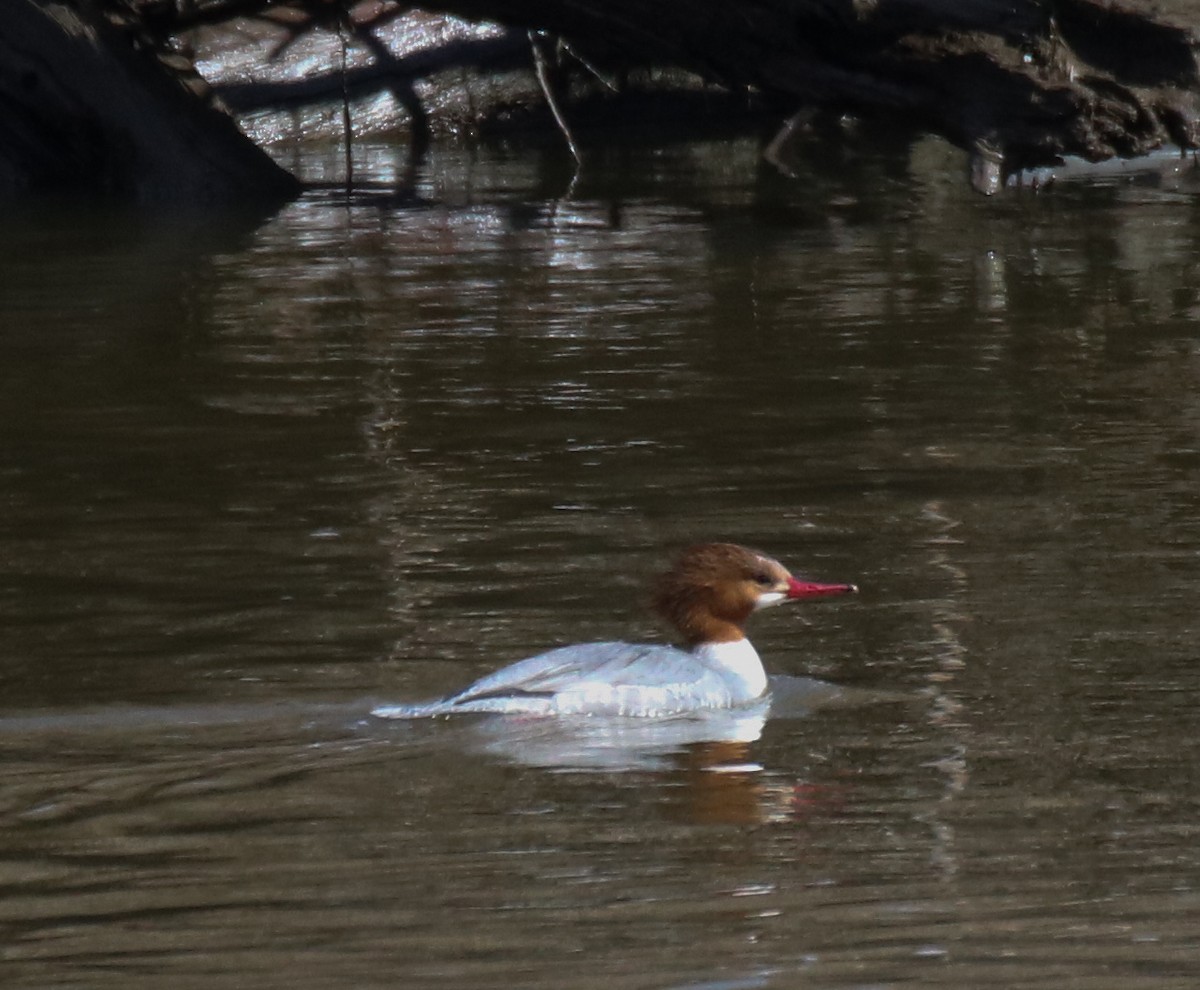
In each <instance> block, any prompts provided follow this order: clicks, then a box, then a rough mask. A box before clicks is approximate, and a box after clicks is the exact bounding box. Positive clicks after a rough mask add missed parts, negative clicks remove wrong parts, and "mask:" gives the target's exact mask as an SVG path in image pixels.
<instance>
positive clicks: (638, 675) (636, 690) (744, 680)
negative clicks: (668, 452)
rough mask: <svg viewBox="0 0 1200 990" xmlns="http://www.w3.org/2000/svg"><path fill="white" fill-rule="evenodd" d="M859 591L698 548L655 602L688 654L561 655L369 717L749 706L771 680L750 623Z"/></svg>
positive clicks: (608, 646) (648, 712) (707, 546)
mask: <svg viewBox="0 0 1200 990" xmlns="http://www.w3.org/2000/svg"><path fill="white" fill-rule="evenodd" d="M857 590H858V588H856V587H855V586H854V585H852V584H816V583H813V582H806V581H798V580H796V578H794V577H792V575H791V574H790V573H789V572H788V570H787V569H786V568H785V567H784V566H783V565H782V564H780V563H779V561H777V560H774V559H773V558H771V557H768V556H766V555H765V554H762V553H758V552H757V551H755V550H750V549H747V548H746V547H742V546H738V545H736V544H733V543H704V544H700V545H699V546H694V547H692V548H690V549H689V550H686V551H684V553H683V555H682V556H681V557H680V558H679V560H678V561H677V562H676V564H675V566H674V567H672V568H671V569H670V570H669V571H667V572H666V573H665V574H664V575H662V576H661V577H660V578H659V579H658V582H657V584H656V586H655V589H654V595H653V599H652V607H653V609H654V611H656V612H657V613H658V614H659V615H660V616H662V618H664V619H665V620H666V621H667V622H669V623H670V624H671V625H672V626H674V627H675V629H676V630H678V632H679V634H680V637H681V639H682V640H683V643H684V644H685V645H686V647H687V649H679V648H676V647H674V646H661V645H642V644H635V643H620V642H616V643H584V644H580V645H577V646H564V647H561V648H559V649H556V650H550V651H549V652H547V653H540V654H538V655H537V656H534V657H529V658H528V659H526V660H521V661H519V662H517V663H514V664H512V665H511V666H508V667H504V668H502V669H501V670H498V671H496V672H495V673H493V674H489V675H488V676H486V677H483V678H481V679H480V680H478V681H476V682H475V683H474V684H472V685H471V686H470V687H468V688H466V689H465V690H463V691H460V692H459V693H458V694H454V695H450V696H449V697H446V698H443V699H441V700H438V701H433V702H429V703H427V704H421V705H386V706H382V707H379V708H376V709H374V711H373V712H372V714H374V715H377V716H379V717H381V718H418V717H422V716H430V715H448V714H452V713H456V712H500V713H510V714H530V715H569V714H596V715H628V716H655V715H659V716H661V715H672V714H677V713H680V712H687V711H694V710H698V709H708V708H732V707H735V706H738V705H746V704H749V703H751V702H754V701H756V700H758V699H760V698H762V697H763V696H764V695H765V694H766V691H767V673H766V671H765V670H764V669H763V665H762V661H761V660H760V659H759V656H758V653H757V652H756V651H755V649H754V647H753V646H752V645H751V644H750V641H749V640H748V639H747V638H746V634H745V632H744V630H743V627H744V626H745V623H746V620H747V619H749V618H750V615H751V613H753V612H755V611H757V610H758V609H762V608H767V607H769V606H771V605H779V604H780V603H782V602H787V601H796V600H798V599H801V598H825V597H829V596H832V595H845V594H850V593H853V592H856V591H857Z"/></svg>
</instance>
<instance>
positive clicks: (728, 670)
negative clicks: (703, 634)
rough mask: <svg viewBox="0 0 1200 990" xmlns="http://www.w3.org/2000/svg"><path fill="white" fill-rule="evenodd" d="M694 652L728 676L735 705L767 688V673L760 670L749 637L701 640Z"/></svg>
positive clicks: (752, 697)
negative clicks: (726, 639) (715, 641)
mask: <svg viewBox="0 0 1200 990" xmlns="http://www.w3.org/2000/svg"><path fill="white" fill-rule="evenodd" d="M695 655H696V656H697V657H699V658H700V659H701V660H703V661H704V662H705V663H708V664H711V665H712V666H713V667H716V668H718V669H720V670H721V671H722V672H723V673H724V674H725V675H726V676H727V677H728V678H729V679H730V681H731V682H732V684H733V688H734V698H733V704H735V705H739V704H742V703H743V702H746V701H752V700H753V699H755V698H757V697H759V696H760V695H761V694H762V693H763V692H764V691H766V689H767V672H766V671H765V670H764V669H763V665H762V660H760V659H759V657H758V651H756V650H755V649H754V647H753V645H751V643H750V640H748V639H739V640H737V641H735V642H733V643H703V644H702V645H700V646H698V647H696V650H695Z"/></svg>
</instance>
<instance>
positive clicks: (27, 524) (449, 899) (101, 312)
mask: <svg viewBox="0 0 1200 990" xmlns="http://www.w3.org/2000/svg"><path fill="white" fill-rule="evenodd" d="M939 155H940V153H939V152H938V151H937V150H936V148H933V147H932V146H930V147H926V148H922V149H918V150H917V152H916V154H915V155H914V157H913V159H912V161H911V163H910V162H909V160H908V159H907V158H906V157H905V156H904V155H902V154H899V153H897V152H870V151H863V150H858V151H854V152H847V153H845V154H844V155H842V156H841V157H839V158H832V159H831V158H824V159H817V160H815V161H814V164H813V165H812V167H811V172H810V174H807V175H805V176H803V177H802V178H801V179H800V180H798V181H787V180H784V179H782V178H781V177H779V176H776V175H773V174H771V173H769V172H767V171H760V170H756V169H755V167H754V165H753V156H754V150H753V147H752V146H750V145H742V144H733V145H730V146H728V147H725V148H717V147H715V146H710V147H705V146H700V147H690V148H678V149H672V150H669V151H665V152H664V151H653V150H644V151H634V152H628V153H625V154H622V155H617V154H613V155H612V156H611V160H607V161H599V160H598V161H596V162H595V163H593V166H592V171H591V173H590V174H588V175H585V176H584V178H583V179H582V180H581V182H580V183H579V185H578V186H577V187H576V189H575V191H574V196H573V198H572V199H571V200H569V201H562V200H559V199H557V197H558V196H559V195H560V194H561V192H562V190H563V188H564V186H565V182H566V178H567V177H565V176H564V175H563V174H562V172H561V168H560V167H559V166H558V165H557V164H555V163H553V162H543V161H541V160H539V159H538V158H537V157H536V156H534V155H518V154H501V153H493V152H478V153H475V154H474V155H472V154H467V153H457V152H443V153H440V154H439V155H436V156H434V158H433V160H432V161H431V163H430V165H429V166H428V168H427V169H426V171H425V172H424V173H422V175H421V177H420V181H419V184H418V187H417V189H416V190H415V193H414V195H413V196H412V197H405V198H403V199H399V200H396V199H385V198H383V197H364V198H362V199H360V200H357V201H355V202H354V204H353V205H349V206H347V205H346V204H345V203H343V202H341V201H340V200H338V199H337V198H335V197H326V196H320V195H314V196H312V197H309V198H307V199H305V200H302V201H300V202H298V203H296V204H294V205H292V206H290V207H288V208H287V209H286V210H284V211H283V212H282V213H281V214H279V215H278V216H277V217H275V218H273V219H271V220H269V221H267V222H266V223H264V224H262V225H256V224H255V223H253V222H250V221H246V222H239V221H236V220H234V219H229V218H225V219H221V220H220V221H215V220H213V219H211V218H209V219H207V220H205V221H204V222H201V221H199V220H191V221H184V220H175V221H172V222H161V221H158V222H155V221H150V220H146V219H143V220H136V219H131V218H128V217H120V216H81V215H79V214H78V213H77V212H75V211H70V210H65V209H64V210H62V211H60V212H57V213H54V212H51V211H45V212H31V213H30V214H28V215H26V216H24V217H15V218H14V217H10V218H8V219H7V220H5V221H3V223H2V224H0V272H2V277H0V506H2V507H3V511H2V512H0V588H2V589H3V594H2V596H0V688H2V691H0V892H2V893H3V897H2V898H0V968H2V969H3V971H4V985H5V986H6V987H13V988H33V987H38V988H42V987H56V988H58V987H88V988H104V987H122V988H142V987H145V988H151V987H155V988H156V987H161V986H163V985H167V984H169V985H170V986H172V987H175V988H179V990H187V988H192V987H196V988H200V987H203V988H205V990H219V988H225V987H228V988H233V987H244V986H251V985H252V986H255V987H259V988H273V987H288V988H296V987H305V988H307V987H313V988H327V987H328V988H343V987H344V988H351V987H353V988H364V987H395V986H412V987H431V988H433V987H437V988H460V987H462V988H468V987H470V988H474V987H513V986H520V987H546V988H551V987H553V988H559V987H564V986H570V987H591V986H603V987H605V988H606V990H613V988H618V987H620V988H625V987H628V988H685V987H686V988H722V990H726V988H727V990H734V988H737V990H741V988H759V987H762V988H772V990H774V988H791V987H817V988H827V987H828V988H833V987H839V988H840V987H862V988H868V987H870V988H876V987H893V986H897V987H898V986H944V987H997V988H1012V987H1034V986H1036V987H1054V988H1061V987H1078V988H1096V990H1100V988H1111V987H1114V986H1121V987H1123V988H1126V990H1130V988H1143V987H1146V988H1149V987H1153V988H1163V987H1181V988H1182V987H1192V986H1194V985H1195V984H1196V979H1197V978H1196V973H1197V971H1198V969H1200V770H1198V769H1197V767H1198V766H1200V742H1198V740H1200V732H1198V731H1197V730H1198V728H1200V725H1198V722H1200V718H1198V716H1197V703H1198V701H1200V664H1198V662H1197V660H1198V658H1197V654H1198V652H1200V650H1198V649H1197V645H1196V641H1197V634H1198V629H1200V621H1198V620H1197V614H1198V613H1197V605H1196V601H1197V592H1198V590H1200V491H1198V481H1200V290H1198V289H1197V288H1196V287H1197V286H1200V224H1198V223H1197V219H1198V217H1197V212H1198V210H1197V204H1198V203H1200V199H1198V198H1197V188H1196V187H1195V186H1194V185H1189V183H1188V181H1187V180H1183V181H1181V182H1179V183H1177V184H1174V185H1172V186H1169V187H1155V186H1151V185H1139V184H1114V185H1108V186H1102V187H1096V188H1089V189H1085V188H1071V187H1062V188H1060V189H1058V190H1056V191H1055V192H1054V193H1053V194H1052V195H1043V196H1032V195H1015V196H1012V195H1010V196H1003V197H1000V198H998V199H996V200H991V201H988V200H982V199H979V198H977V197H974V196H972V195H971V194H970V193H969V192H967V191H966V190H965V189H964V188H963V184H962V183H961V181H960V179H959V177H958V176H957V175H956V174H953V173H946V172H943V171H942V170H941V169H940V167H938V163H937V161H936V159H937V158H938V157H939ZM925 158H932V159H934V160H935V161H934V164H933V165H931V166H928V167H925V166H923V165H922V161H923V160H924V159H925ZM389 167H390V166H389V165H388V162H387V160H386V159H385V158H383V157H380V159H379V160H378V162H377V170H378V172H379V173H380V174H383V175H386V174H387V173H388V170H389ZM709 538H721V539H732V540H737V541H741V542H747V543H751V544H753V545H756V546H760V547H762V548H763V549H765V550H768V551H770V552H772V553H774V554H776V555H778V556H779V557H781V558H782V559H784V560H785V561H787V562H788V563H790V564H792V565H793V566H794V568H796V569H797V570H799V571H802V572H806V573H808V574H810V575H812V576H814V577H817V578H826V579H831V580H833V579H838V580H853V581H857V582H858V583H859V584H860V585H861V586H862V589H863V593H862V595H860V596H859V598H858V599H857V600H854V601H847V602H838V603H836V604H835V603H826V604H823V605H818V606H813V607H811V608H809V609H808V610H806V611H805V612H803V613H800V612H798V611H791V612H782V611H781V612H776V613H771V614H768V615H764V616H761V617H760V618H759V620H758V622H757V625H756V626H755V627H754V629H753V632H754V634H755V641H756V644H757V645H758V647H759V649H760V652H762V653H763V655H764V657H765V658H766V660H767V664H768V667H770V668H771V670H772V671H773V672H774V673H776V674H780V675H791V676H796V677H800V676H807V677H814V678H818V679H820V680H821V681H823V682H828V683H832V684H837V685H841V686H843V687H845V688H846V689H847V690H846V691H845V692H844V694H843V695H842V696H840V697H838V698H836V699H834V703H831V704H825V705H819V706H814V707H812V708H811V710H802V709H803V706H793V708H792V709H791V710H789V711H788V712H786V715H787V716H788V717H776V718H773V719H770V720H768V721H767V722H766V723H765V724H764V725H761V726H758V727H756V728H755V727H752V731H749V732H742V733H741V734H740V735H739V733H737V732H725V731H723V730H721V729H715V730H713V731H712V732H711V733H708V732H707V730H704V731H699V732H695V733H693V737H686V734H685V736H679V735H672V733H671V731H669V730H664V729H660V728H657V727H653V728H649V729H637V730H627V731H625V732H623V733H622V732H617V731H615V730H610V728H605V727H601V726H596V725H594V724H589V725H585V726H583V727H579V726H573V727H572V726H565V727H564V726H553V725H551V726H546V725H544V724H538V723H536V722H535V723H528V722H521V723H516V724H508V725H506V724H503V723H502V724H499V725H497V724H496V723H495V722H459V723H444V722H433V723H418V724H406V723H386V724H381V723H375V722H372V720H370V719H369V718H367V716H366V712H367V711H368V709H369V707H370V705H371V704H372V703H373V702H374V701H379V700H392V701H399V700H407V699H415V698H420V697H426V696H429V695H432V694H436V693H438V692H441V691H443V690H447V689H450V688H452V687H454V686H457V685H460V684H462V683H463V682H465V681H467V680H468V679H470V678H472V677H474V676H476V675H478V674H480V673H482V672H483V671H486V670H488V669H491V668H492V667H494V666H496V665H498V664H500V663H502V662H505V661H508V660H512V659H515V658H518V657H520V656H523V655H527V654H529V653H532V652H535V651H537V650H540V649H543V648H545V647H548V646H552V645H557V644H560V643H564V642H573V641H579V640H586V639H596V638H619V637H653V636H657V635H659V631H658V630H657V629H656V628H655V626H654V624H653V623H652V622H651V621H649V620H648V619H647V618H645V616H644V615H643V614H642V613H641V611H640V610H639V607H638V601H639V597H640V594H641V590H642V587H643V581H644V579H645V578H646V577H647V576H648V575H649V574H651V573H653V572H654V570H655V569H656V568H657V567H658V566H660V565H661V563H662V562H663V560H664V559H665V558H666V557H667V556H668V555H669V554H670V552H671V551H672V550H673V549H674V548H677V547H679V546H680V545H682V544H685V543H687V542H689V541H692V540H697V539H709ZM743 728H744V727H743ZM706 733H707V734H708V735H710V736H711V738H709V739H707V741H705V737H706ZM756 737H757V738H756ZM739 739H740V740H741V741H737V740H739Z"/></svg>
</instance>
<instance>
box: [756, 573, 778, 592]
mask: <svg viewBox="0 0 1200 990" xmlns="http://www.w3.org/2000/svg"><path fill="white" fill-rule="evenodd" d="M754 583H755V584H761V585H762V586H763V587H764V588H769V587H770V586H771V585H773V584H774V583H775V582H774V581H773V580H772V578H771V575H770V574H767V573H766V572H765V571H759V572H758V573H757V574H755V575H754Z"/></svg>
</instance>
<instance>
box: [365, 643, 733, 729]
mask: <svg viewBox="0 0 1200 990" xmlns="http://www.w3.org/2000/svg"><path fill="white" fill-rule="evenodd" d="M736 689H737V685H736V684H735V683H733V682H732V681H731V679H730V678H729V676H728V675H727V673H725V672H723V671H722V670H721V669H720V668H717V667H714V666H713V665H711V664H709V663H706V662H705V661H704V659H703V658H701V657H700V656H698V655H697V654H695V653H690V652H687V651H685V650H680V649H676V648H675V647H672V646H660V645H643V644H637V643H620V642H611V643H584V644H580V645H578V646H564V647H561V648H560V649H556V650H550V651H549V652H547V653H540V654H538V655H537V656H533V657H529V658H528V659H526V660H521V661H519V662H517V663H515V664H512V665H511V666H509V667H505V668H503V669H501V670H498V671H496V672H495V673H494V674H489V675H488V676H486V677H483V678H481V679H480V680H478V681H476V682H475V683H474V684H472V685H471V686H470V687H468V688H466V689H465V690H463V691H461V692H459V693H458V694H455V695H451V696H450V697H448V698H445V699H443V700H441V701H436V702H433V703H432V704H429V705H423V706H411V707H401V708H393V709H377V710H376V712H375V714H377V715H384V716H389V715H390V716H392V717H413V716H419V715H442V714H449V713H452V712H507V713H522V712H524V713H529V714H574V713H580V712H589V713H595V714H606V715H655V714H670V713H672V712H680V711H688V710H691V709H696V708H719V707H728V706H729V705H732V704H740V703H742V702H743V701H745V700H747V699H744V698H739V697H737V696H736V695H737V690H736Z"/></svg>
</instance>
